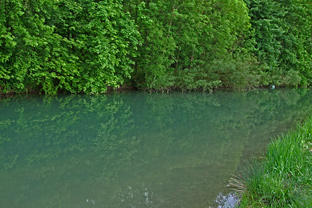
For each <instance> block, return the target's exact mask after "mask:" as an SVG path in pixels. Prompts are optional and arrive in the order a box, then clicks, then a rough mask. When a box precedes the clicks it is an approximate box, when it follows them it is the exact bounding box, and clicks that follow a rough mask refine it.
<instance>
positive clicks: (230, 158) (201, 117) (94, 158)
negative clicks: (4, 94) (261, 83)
mask: <svg viewBox="0 0 312 208" xmlns="http://www.w3.org/2000/svg"><path fill="white" fill-rule="evenodd" d="M311 95H312V93H311V91H310V90H307V89H305V90H274V91H269V90H259V91H252V92H242V93H230V92H217V93H215V94H213V95H211V94H203V93H189V94H182V93H170V94H145V93H137V92H131V93H122V94H112V95H102V96H83V95H70V96H58V97H43V96H31V97H11V98H6V99H1V100H0V184H1V186H0V194H1V196H2V197H1V198H0V206H1V207H6V208H10V207H20V208H24V207H32V208H36V207H47V208H49V207H60V208H63V207H64V208H65V207H66V208H67V207H69V208H71V207H78V208H79V207H109V208H114V207H116V208H122V207H138V208H140V207H149V208H153V207H170V208H175V207H177V208H178V207H179V208H181V207H191V208H192V207H209V206H211V207H226V206H232V202H233V201H235V197H234V196H233V195H231V194H228V190H227V189H226V183H227V181H228V179H229V178H230V176H231V174H233V172H234V171H235V170H236V168H237V167H238V165H239V164H240V162H241V161H242V159H243V158H249V157H250V156H252V155H255V154H257V153H261V152H263V150H264V148H265V146H266V144H267V142H268V140H269V139H270V138H271V137H272V136H274V135H276V134H279V133H281V132H284V131H286V130H288V129H289V128H291V127H292V126H293V125H294V123H295V122H298V121H300V120H301V119H302V118H304V117H305V116H307V115H308V114H309V113H310V111H311V107H312V102H311V101H312V96H311ZM219 193H224V194H223V195H219Z"/></svg>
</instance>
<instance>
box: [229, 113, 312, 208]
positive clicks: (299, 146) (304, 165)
mask: <svg viewBox="0 0 312 208" xmlns="http://www.w3.org/2000/svg"><path fill="white" fill-rule="evenodd" d="M311 148H312V118H310V119H308V120H307V121H306V122H305V124H303V125H301V126H298V128H297V129H296V130H295V131H292V132H290V133H288V134H287V135H284V136H281V137H278V138H277V139H275V140H273V141H272V142H271V143H270V144H269V146H268V149H267V153H266V155H265V156H264V158H263V159H262V160H259V161H253V162H251V164H250V165H249V166H248V167H247V168H246V167H245V168H244V169H242V170H241V171H240V174H239V176H238V177H237V178H236V179H232V181H231V185H232V186H233V187H234V189H235V191H236V192H237V193H238V194H239V195H240V197H241V198H240V203H239V207H312V149H311Z"/></svg>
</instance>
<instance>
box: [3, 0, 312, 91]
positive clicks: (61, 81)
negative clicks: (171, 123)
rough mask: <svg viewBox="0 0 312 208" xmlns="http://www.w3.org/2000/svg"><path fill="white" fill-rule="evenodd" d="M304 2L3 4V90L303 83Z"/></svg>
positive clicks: (307, 42)
mask: <svg viewBox="0 0 312 208" xmlns="http://www.w3.org/2000/svg"><path fill="white" fill-rule="evenodd" d="M311 4H312V3H311V2H310V1H307V0H288V1H282V0H264V1H262V0H211V1H203V0H186V1H182V0H170V1H165V0H156V1H149V0H102V1H95V0H85V1H83V0H78V1H74V0H59V1H53V0H39V1H31V0H3V1H1V3H0V13H1V15H0V18H1V19H0V45H1V50H0V90H1V92H4V93H9V92H25V91H26V92H27V91H43V92H45V93H56V92H62V91H65V92H70V93H91V94H92V93H102V92H106V91H107V88H108V87H112V88H117V87H120V86H122V85H133V86H135V87H137V88H143V89H156V90H164V89H169V88H181V89H189V90H191V89H203V90H207V89H213V88H215V87H219V86H222V87H229V88H246V87H252V86H259V85H269V84H276V85H295V86H297V85H309V84H310V83H311V82H312V72H311V68H312V61H311V60H312V58H311V56H312V49H311V48H312V40H311V33H312V26H311V24H310V23H311V22H312V5H311Z"/></svg>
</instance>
